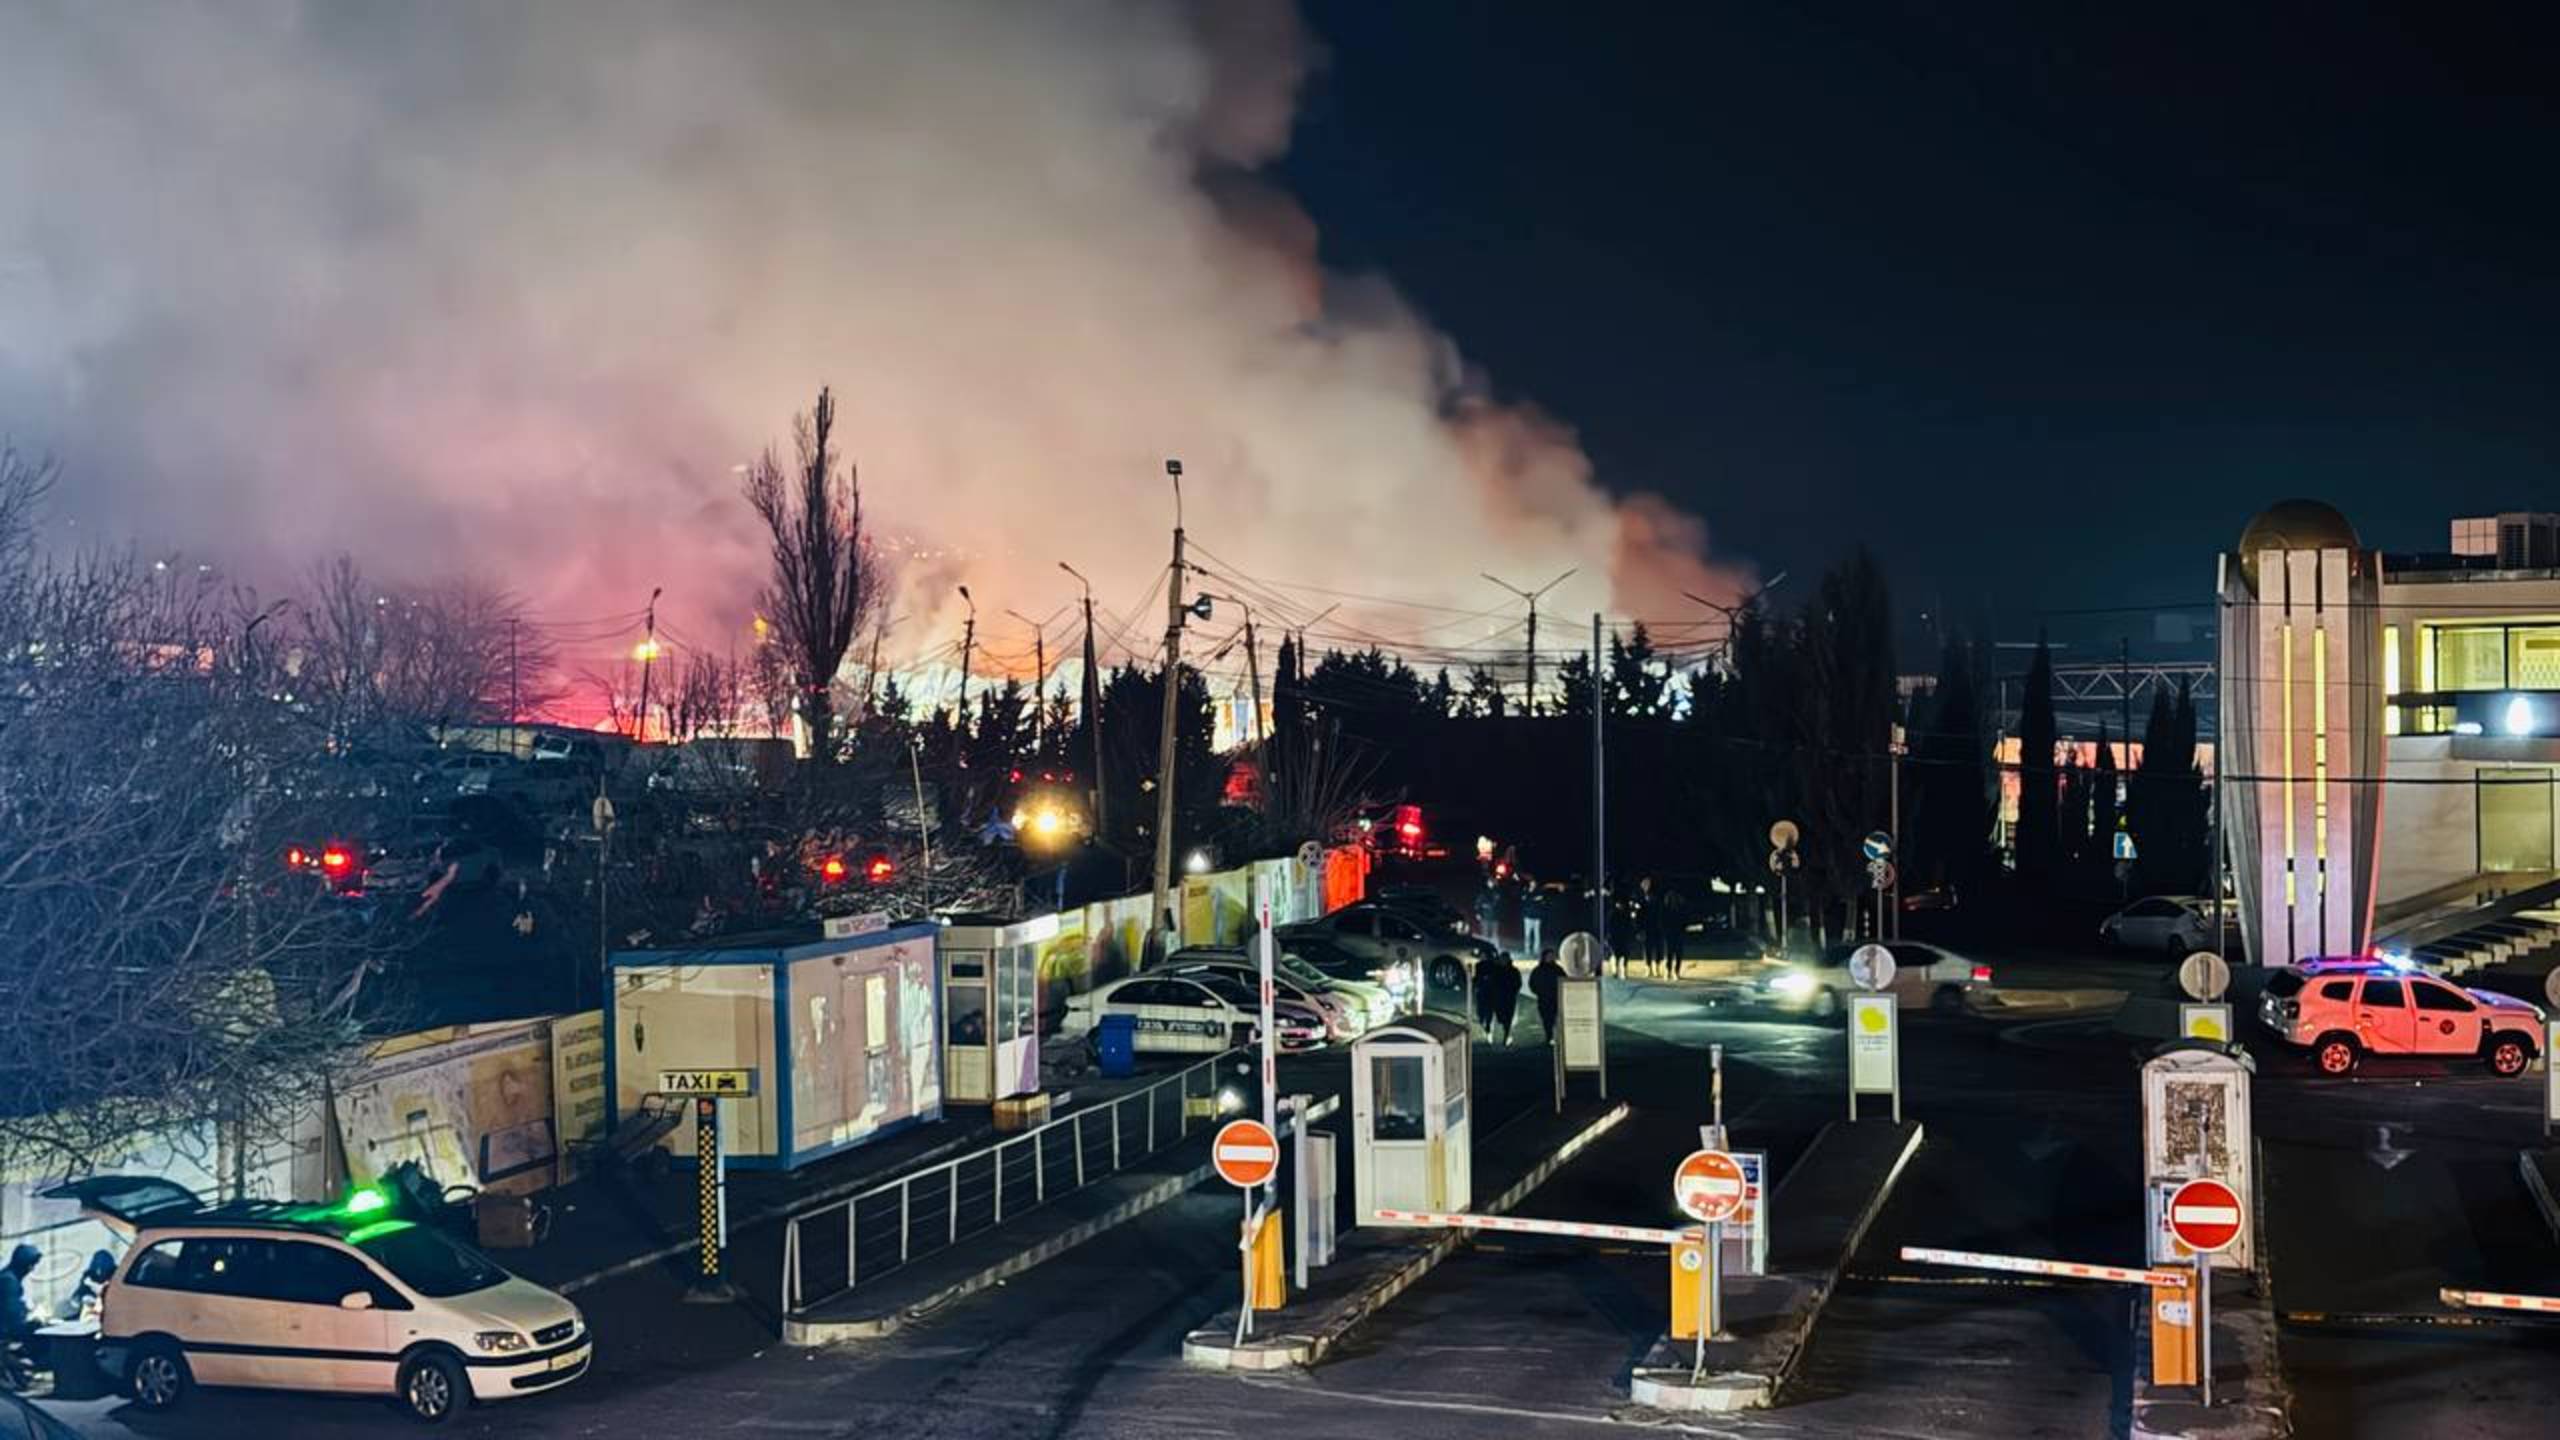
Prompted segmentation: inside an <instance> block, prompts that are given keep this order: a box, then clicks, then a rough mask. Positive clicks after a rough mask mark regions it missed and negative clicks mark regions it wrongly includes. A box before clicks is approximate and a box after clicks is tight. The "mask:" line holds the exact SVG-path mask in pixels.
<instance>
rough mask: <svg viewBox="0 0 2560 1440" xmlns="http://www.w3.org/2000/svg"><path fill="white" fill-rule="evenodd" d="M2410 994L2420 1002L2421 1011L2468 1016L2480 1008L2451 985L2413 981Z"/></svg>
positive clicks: (2429, 981) (2428, 981) (2430, 981)
mask: <svg viewBox="0 0 2560 1440" xmlns="http://www.w3.org/2000/svg"><path fill="white" fill-rule="evenodd" d="M2409 994H2410V996H2411V997H2412V998H2413V999H2415V1000H2416V1001H2417V1002H2418V1008H2419V1009H2421V1010H2443V1011H2448V1012H2450V1013H2452V1014H2455V1015H2468V1014H2470V1013H2471V1012H2472V1011H2474V1010H2477V1009H2479V1008H2480V1007H2479V1006H2477V1005H2474V1004H2472V1003H2471V997H2470V996H2468V995H2465V994H2463V993H2462V992H2461V991H2459V990H2456V989H2454V988H2453V987H2452V986H2450V985H2438V984H2436V983H2435V982H2434V981H2432V980H2413V981H2411V982H2410V983H2409Z"/></svg>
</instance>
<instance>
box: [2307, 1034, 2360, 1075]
mask: <svg viewBox="0 0 2560 1440" xmlns="http://www.w3.org/2000/svg"><path fill="white" fill-rule="evenodd" d="M2359 1058H2361V1057H2360V1056H2359V1054H2358V1052H2357V1050H2356V1042H2355V1039H2354V1037H2352V1036H2347V1035H2323V1036H2321V1037H2320V1042H2319V1043H2318V1044H2316V1045H2314V1046H2312V1047H2311V1063H2312V1064H2313V1065H2315V1066H2317V1067H2319V1070H2320V1073H2321V1074H2323V1075H2351V1074H2353V1073H2355V1068H2356V1061H2357V1060H2358V1059H2359Z"/></svg>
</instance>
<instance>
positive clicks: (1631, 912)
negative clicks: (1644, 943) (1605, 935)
mask: <svg viewBox="0 0 2560 1440" xmlns="http://www.w3.org/2000/svg"><path fill="white" fill-rule="evenodd" d="M1608 914H1609V958H1610V959H1612V960H1614V961H1616V962H1617V966H1618V978H1619V979H1621V980H1624V979H1626V978H1627V972H1628V970H1630V969H1631V968H1633V966H1634V964H1635V959H1636V948H1637V945H1638V943H1639V942H1638V941H1637V939H1636V910H1635V902H1634V900H1633V899H1631V898H1628V897H1625V896H1620V895H1617V894H1614V893H1613V894H1611V895H1610V897H1609V911H1608Z"/></svg>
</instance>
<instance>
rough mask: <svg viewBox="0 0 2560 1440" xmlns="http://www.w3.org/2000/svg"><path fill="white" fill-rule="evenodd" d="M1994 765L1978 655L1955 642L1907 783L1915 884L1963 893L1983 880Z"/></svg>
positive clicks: (1919, 730)
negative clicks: (1979, 689) (1948, 886)
mask: <svg viewBox="0 0 2560 1440" xmlns="http://www.w3.org/2000/svg"><path fill="white" fill-rule="evenodd" d="M1988 758H1989V749H1988V746H1987V745H1986V744H1985V743H1984V740H1983V735H1982V707H1981V697H1980V696H1979V695H1978V694H1977V693H1976V691H1975V687H1974V678H1973V662H1972V655H1971V651H1970V649H1969V648H1968V647H1967V646H1966V645H1965V643H1964V642H1963V641H1962V640H1961V639H1951V640H1949V641H1948V642H1947V645H1946V649H1945V650H1944V652H1942V653H1941V654H1940V656H1939V659H1938V681H1937V684H1936V686H1935V687H1933V688H1932V689H1931V691H1930V694H1929V703H1928V704H1927V706H1926V707H1925V708H1924V710H1923V714H1922V716H1921V720H1920V723H1919V724H1917V725H1915V726H1913V734H1912V736H1911V759H1912V761H1913V762H1915V763H1914V765H1913V767H1912V769H1913V771H1914V772H1916V773H1913V774H1910V775H1907V776H1906V779H1908V780H1910V781H1911V782H1912V783H1911V786H1910V790H1911V798H1912V816H1911V821H1912V823H1911V826H1910V845H1909V847H1908V848H1909V849H1910V850H1911V864H1910V867H1909V868H1910V870H1911V873H1912V876H1913V878H1914V879H1916V880H1918V881H1920V882H1922V883H1930V882H1936V883H1952V884H1954V885H1957V886H1959V887H1967V886H1971V885H1974V884H1975V883H1977V882H1978V881H1979V880H1980V879H1981V876H1982V871H1983V868H1984V862H1985V860H1986V858H1987V856H1988V853H1989V846H1990V842H1991V790H1990V786H1989V783H1988V780H1987V772H1986V768H1985V767H1986V764H1987V761H1988ZM1905 883H1906V884H1908V883H1910V882H1908V881H1906V882H1905Z"/></svg>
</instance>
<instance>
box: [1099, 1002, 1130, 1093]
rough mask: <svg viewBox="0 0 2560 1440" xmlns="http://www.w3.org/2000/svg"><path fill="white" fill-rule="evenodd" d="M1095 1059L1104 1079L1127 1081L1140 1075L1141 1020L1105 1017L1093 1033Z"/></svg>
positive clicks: (1114, 1016) (1116, 1016)
mask: <svg viewBox="0 0 2560 1440" xmlns="http://www.w3.org/2000/svg"><path fill="white" fill-rule="evenodd" d="M1093 1052H1094V1058H1095V1059H1096V1060H1099V1061H1100V1062H1101V1063H1102V1074H1103V1078H1105V1079H1108V1080H1125V1079H1127V1078H1128V1077H1129V1076H1131V1075H1135V1074H1137V1073H1138V1017H1137V1016H1135V1015H1105V1016H1103V1017H1102V1023H1101V1024H1100V1025H1099V1026H1097V1027H1096V1028H1095V1030H1094V1037H1093Z"/></svg>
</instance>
